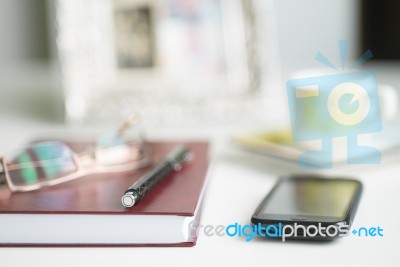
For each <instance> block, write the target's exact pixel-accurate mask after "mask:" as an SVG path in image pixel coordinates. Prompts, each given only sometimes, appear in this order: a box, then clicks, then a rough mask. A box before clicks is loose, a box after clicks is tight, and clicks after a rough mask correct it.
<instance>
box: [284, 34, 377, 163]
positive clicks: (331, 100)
mask: <svg viewBox="0 0 400 267" xmlns="http://www.w3.org/2000/svg"><path fill="white" fill-rule="evenodd" d="M339 44H340V45H341V48H343V46H344V44H345V43H344V42H343V41H342V42H340V43H339ZM341 51H343V49H341ZM365 55H367V56H365ZM369 55H370V56H372V54H371V53H370V52H368V53H366V54H364V56H363V57H362V58H361V60H360V61H361V62H362V61H363V60H365V58H367V57H368V56H369ZM342 58H343V57H342ZM317 60H319V61H321V62H323V63H324V64H325V65H328V66H331V67H332V66H333V65H332V64H330V62H329V61H328V60H327V59H326V58H324V57H323V56H322V55H321V54H318V55H317ZM327 62H328V63H327ZM356 63H357V62H356ZM286 89H287V95H288V101H289V112H290V120H291V127H292V133H293V138H294V140H296V141H313V140H321V149H320V150H316V151H306V152H304V153H303V154H302V155H301V156H300V158H299V164H300V166H301V167H304V168H331V167H332V165H333V162H332V161H333V160H332V139H333V138H336V137H346V139H347V151H346V152H347V163H349V164H377V163H379V162H380V160H381V154H380V151H379V150H377V149H376V148H374V147H371V146H361V145H359V144H358V140H357V139H358V138H357V137H358V136H359V135H360V134H369V133H375V132H379V131H381V130H382V122H381V114H380V106H379V96H378V90H377V82H376V78H375V75H374V73H372V72H367V71H353V72H344V71H340V72H339V71H337V74H332V75H323V76H317V77H309V78H301V79H293V80H288V81H287V82H286ZM310 163H314V164H310Z"/></svg>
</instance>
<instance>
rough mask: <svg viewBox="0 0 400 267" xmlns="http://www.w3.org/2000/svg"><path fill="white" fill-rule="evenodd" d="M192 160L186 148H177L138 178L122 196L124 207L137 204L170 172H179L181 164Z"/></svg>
mask: <svg viewBox="0 0 400 267" xmlns="http://www.w3.org/2000/svg"><path fill="white" fill-rule="evenodd" d="M191 158H192V153H191V152H190V151H189V149H188V148H187V147H186V146H178V147H177V148H175V149H174V150H173V151H172V152H171V153H170V154H169V155H168V156H167V157H166V158H165V159H164V160H163V161H161V162H160V163H159V164H158V165H157V166H156V167H155V168H154V169H152V170H151V171H150V172H148V173H146V174H145V175H143V176H142V177H140V178H139V180H137V181H136V182H135V183H134V184H133V185H132V186H131V187H129V188H128V190H126V191H125V193H124V195H123V196H122V199H121V202H122V205H124V207H127V208H130V207H132V206H133V205H135V204H136V203H138V202H139V201H140V200H141V199H142V198H143V196H144V195H145V194H146V193H147V192H149V191H150V189H151V188H152V187H153V186H154V185H155V184H156V183H157V182H158V181H160V180H161V179H162V178H164V177H165V176H167V174H169V173H170V172H171V171H174V170H175V171H179V170H180V169H181V168H182V164H184V163H185V162H187V161H189V160H190V159H191Z"/></svg>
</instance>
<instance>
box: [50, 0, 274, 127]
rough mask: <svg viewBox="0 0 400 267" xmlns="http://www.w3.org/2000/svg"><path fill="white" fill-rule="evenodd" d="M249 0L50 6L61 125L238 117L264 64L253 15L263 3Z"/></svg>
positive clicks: (110, 0) (72, 1) (127, 0)
mask: <svg viewBox="0 0 400 267" xmlns="http://www.w3.org/2000/svg"><path fill="white" fill-rule="evenodd" d="M250 2H251V3H248V2H247V1H245V0H243V1H240V0H237V1H232V0H202V1H200V0H87V1H79V0H58V1H57V4H56V9H55V10H56V19H57V23H56V24H57V25H58V29H57V39H58V42H57V50H58V54H59V57H60V63H61V69H62V72H63V76H64V90H65V92H66V93H65V95H66V112H67V119H68V120H70V121H82V120H87V117H91V118H90V119H89V120H92V119H93V117H94V116H97V117H104V116H108V117H110V118H115V117H116V116H119V117H123V116H124V115H126V114H125V113H128V112H130V111H131V110H136V111H140V112H142V113H148V114H153V115H154V114H155V113H160V114H159V116H160V117H168V118H169V117H173V118H178V117H179V116H181V117H182V116H183V117H184V116H188V118H187V120H191V118H193V117H198V118H205V117H206V115H205V114H208V113H210V110H212V109H215V111H214V114H215V112H222V113H224V112H225V111H227V112H228V111H229V110H235V112H236V113H237V114H242V113H243V110H244V109H243V108H240V107H239V106H240V105H241V104H237V103H236V102H238V103H239V102H241V101H243V99H247V98H251V96H252V95H254V93H259V91H258V90H259V87H260V86H259V84H260V83H259V80H260V77H261V76H262V74H263V73H262V71H261V67H262V66H263V64H260V62H259V61H260V60H263V61H264V57H263V56H262V55H260V54H259V49H258V48H259V47H263V44H262V43H259V42H258V41H259V40H260V38H258V35H259V34H260V33H261V32H263V30H264V25H260V22H259V19H260V18H261V17H263V13H260V12H259V11H257V10H263V9H262V8H260V5H263V3H264V1H263V0H251V1H250ZM256 11H257V12H256ZM256 18H257V19H256ZM262 23H263V22H262ZM261 39H262V38H261ZM263 40H265V38H264V39H263ZM269 54H273V53H269ZM267 62H269V64H270V65H271V64H273V63H274V62H273V61H267ZM264 65H265V64H264ZM274 67H275V66H274ZM254 81H256V82H254ZM246 105H247V104H246ZM247 106H250V107H251V106H255V105H254V104H249V105H247ZM77 107H79V108H77ZM235 107H238V109H237V110H236V108H235ZM163 109H164V110H163ZM189 109H190V110H189ZM246 110H247V109H246ZM175 111H177V112H175ZM174 112H175V113H174ZM169 113H171V115H168V114H169ZM172 113H174V114H172ZM177 113H179V114H181V115H179V116H178V115H176V114H177ZM194 113H196V114H197V115H196V114H194ZM222 113H221V116H220V117H221V118H227V116H226V114H222ZM108 114H114V115H108ZM189 114H191V115H189ZM253 114H258V112H253ZM149 116H150V115H149ZM207 116H208V115H207ZM235 116H236V115H235ZM153 117H154V116H153ZM236 117H238V116H236ZM168 118H167V119H162V120H165V121H170V119H168ZM215 118H216V116H211V118H210V119H209V120H210V121H211V120H215ZM93 120H97V119H96V118H94V119H93ZM102 120H104V118H102ZM207 120H208V119H207Z"/></svg>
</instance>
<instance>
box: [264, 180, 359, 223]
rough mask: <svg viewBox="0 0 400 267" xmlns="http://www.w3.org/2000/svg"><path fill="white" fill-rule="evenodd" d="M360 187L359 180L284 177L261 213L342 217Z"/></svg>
mask: <svg viewBox="0 0 400 267" xmlns="http://www.w3.org/2000/svg"><path fill="white" fill-rule="evenodd" d="M357 188H358V183H357V182H355V181H352V180H348V181H347V180H338V179H332V180H329V179H288V180H283V181H282V182H280V183H279V184H278V186H277V187H276V189H275V190H274V191H273V192H272V195H271V197H270V198H269V199H268V200H267V201H266V202H265V203H264V206H263V207H262V209H261V210H260V213H266V214H280V215H300V216H331V217H342V216H344V215H345V213H346V211H347V209H348V208H349V205H350V204H351V201H352V199H353V197H354V194H355V193H356V191H357Z"/></svg>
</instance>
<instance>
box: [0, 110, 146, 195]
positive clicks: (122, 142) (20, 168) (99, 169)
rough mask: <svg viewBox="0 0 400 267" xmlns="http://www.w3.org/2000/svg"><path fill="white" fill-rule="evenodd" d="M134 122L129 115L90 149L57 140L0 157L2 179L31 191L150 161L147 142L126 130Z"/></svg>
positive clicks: (137, 166) (135, 167) (14, 186)
mask: <svg viewBox="0 0 400 267" xmlns="http://www.w3.org/2000/svg"><path fill="white" fill-rule="evenodd" d="M137 122H138V116H137V115H136V114H133V115H131V116H130V117H128V118H127V120H125V121H124V123H123V125H122V126H121V127H120V128H119V129H118V130H117V131H116V132H115V133H112V134H108V135H105V136H103V137H101V138H99V139H98V141H97V142H96V145H95V146H94V147H93V148H92V149H87V150H86V151H85V152H83V153H79V154H78V153H75V152H74V151H73V150H72V149H71V148H70V147H69V146H68V145H67V144H65V143H63V142H58V141H47V142H38V143H33V144H31V145H29V146H28V147H26V148H23V149H20V150H17V151H14V152H12V153H8V154H6V155H5V156H4V157H1V158H0V163H1V165H2V167H3V171H2V172H1V170H0V175H1V173H3V176H5V179H3V182H6V183H7V184H8V186H9V188H10V189H11V191H13V192H17V191H32V190H37V189H40V188H43V187H46V186H52V185H56V184H60V183H64V182H68V181H71V180H74V179H77V178H80V177H84V176H86V175H89V174H95V173H112V172H124V171H131V170H135V169H139V168H142V167H145V166H147V165H149V164H150V163H151V150H150V147H149V145H148V144H147V143H146V142H144V141H143V138H141V136H140V135H139V134H138V133H137V132H136V137H135V138H132V136H131V135H130V134H129V132H128V130H129V129H130V128H132V126H133V125H135V124H136V123H137Z"/></svg>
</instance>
